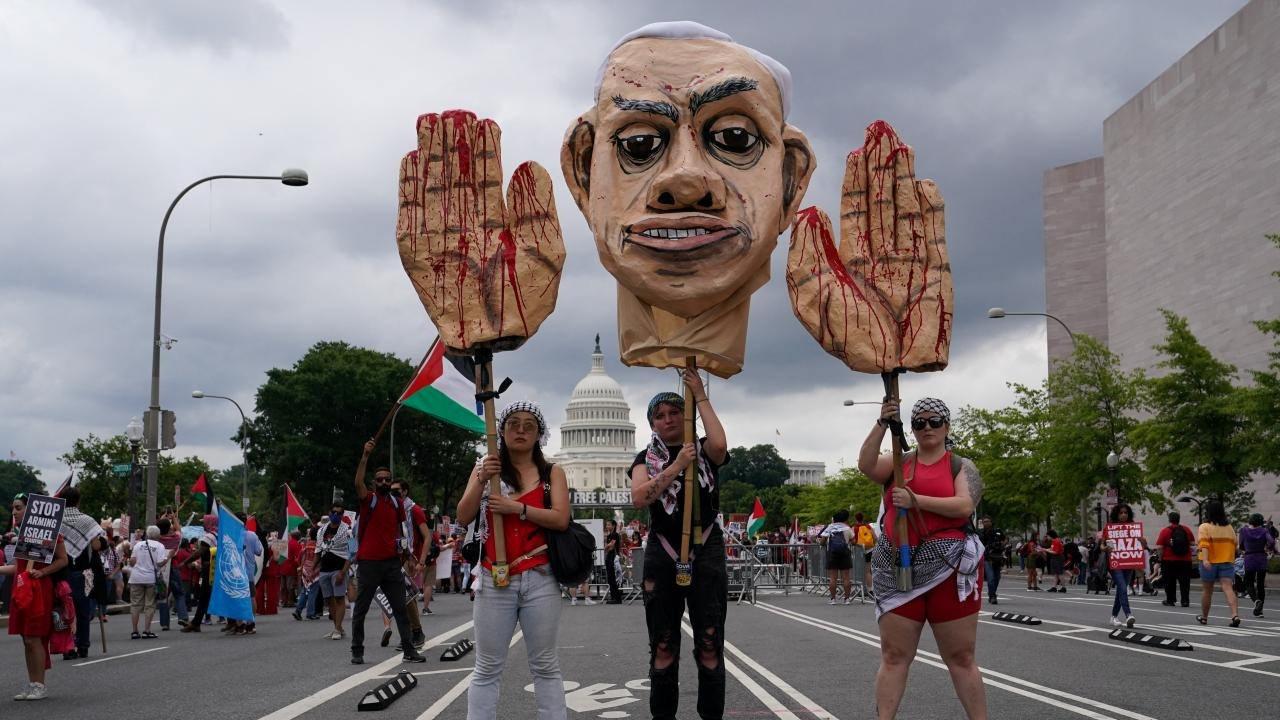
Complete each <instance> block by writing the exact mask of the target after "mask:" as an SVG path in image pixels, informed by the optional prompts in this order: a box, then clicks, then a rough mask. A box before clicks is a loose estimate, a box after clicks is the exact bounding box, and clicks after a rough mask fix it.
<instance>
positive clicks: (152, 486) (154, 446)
mask: <svg viewBox="0 0 1280 720" xmlns="http://www.w3.org/2000/svg"><path fill="white" fill-rule="evenodd" d="M211 180H279V181H280V182H282V183H284V184H285V185H288V186H289V187H302V186H304V185H306V184H307V183H308V182H310V178H308V177H307V171H306V170H299V169H298V168H287V169H286V170H285V171H284V172H282V173H280V174H279V175H210V176H209V177H204V178H200V179H199V180H197V181H195V182H193V183H191V184H190V185H188V186H186V187H185V188H183V189H182V192H180V193H178V196H177V197H175V198H174V199H173V202H171V203H169V209H168V210H166V211H165V212H164V220H163V221H162V222H161V223H160V242H159V245H158V246H157V249H156V309H155V324H154V327H153V329H152V333H151V407H150V412H151V418H152V422H151V437H149V438H147V445H148V447H147V518H146V524H147V525H151V524H154V523H155V521H156V485H157V483H158V481H159V479H160V425H161V418H160V290H161V288H162V287H163V283H164V231H165V230H166V229H167V228H168V227H169V216H170V215H172V214H173V208H174V207H176V206H177V205H178V201H179V200H181V199H182V198H183V196H184V195H186V194H187V193H188V192H191V189H192V188H194V187H196V186H197V185H200V184H201V183H206V182H209V181H211Z"/></svg>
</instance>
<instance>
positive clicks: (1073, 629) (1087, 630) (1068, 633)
mask: <svg viewBox="0 0 1280 720" xmlns="http://www.w3.org/2000/svg"><path fill="white" fill-rule="evenodd" d="M1078 632H1106V631H1105V630H1103V629H1102V628H1091V627H1086V628H1071V629H1070V630H1055V631H1053V632H1052V633H1050V634H1051V635H1070V634H1072V633H1078Z"/></svg>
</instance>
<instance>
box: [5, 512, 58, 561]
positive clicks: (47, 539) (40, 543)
mask: <svg viewBox="0 0 1280 720" xmlns="http://www.w3.org/2000/svg"><path fill="white" fill-rule="evenodd" d="M66 507H67V501H66V500H64V499H63V498H55V497H49V496H47V495H30V496H28V497H27V510H26V512H25V513H24V514H23V515H22V527H20V528H18V540H17V542H16V543H15V547H14V552H13V555H14V557H20V558H23V559H26V560H29V561H31V562H38V563H45V564H48V563H51V562H53V555H54V552H55V550H56V546H57V543H58V530H59V529H60V528H61V527H62V512H63V511H64V510H65V509H66Z"/></svg>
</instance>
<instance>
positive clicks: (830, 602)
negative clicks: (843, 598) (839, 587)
mask: <svg viewBox="0 0 1280 720" xmlns="http://www.w3.org/2000/svg"><path fill="white" fill-rule="evenodd" d="M827 604H828V605H835V604H836V599H835V598H831V599H830V600H828V601H827Z"/></svg>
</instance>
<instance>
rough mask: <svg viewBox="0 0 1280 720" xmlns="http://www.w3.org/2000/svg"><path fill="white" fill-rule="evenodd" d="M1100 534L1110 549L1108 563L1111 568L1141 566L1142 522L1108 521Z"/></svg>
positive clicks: (1130, 568)
mask: <svg viewBox="0 0 1280 720" xmlns="http://www.w3.org/2000/svg"><path fill="white" fill-rule="evenodd" d="M1102 536H1103V538H1104V539H1105V540H1106V541H1107V544H1108V545H1107V546H1108V547H1109V548H1110V549H1111V558H1110V561H1109V565H1110V567H1111V569H1112V570H1141V569H1142V568H1143V562H1144V560H1143V558H1144V556H1145V553H1144V551H1143V549H1142V523H1140V522H1138V523H1108V524H1107V526H1106V528H1104V529H1103V531H1102Z"/></svg>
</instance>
